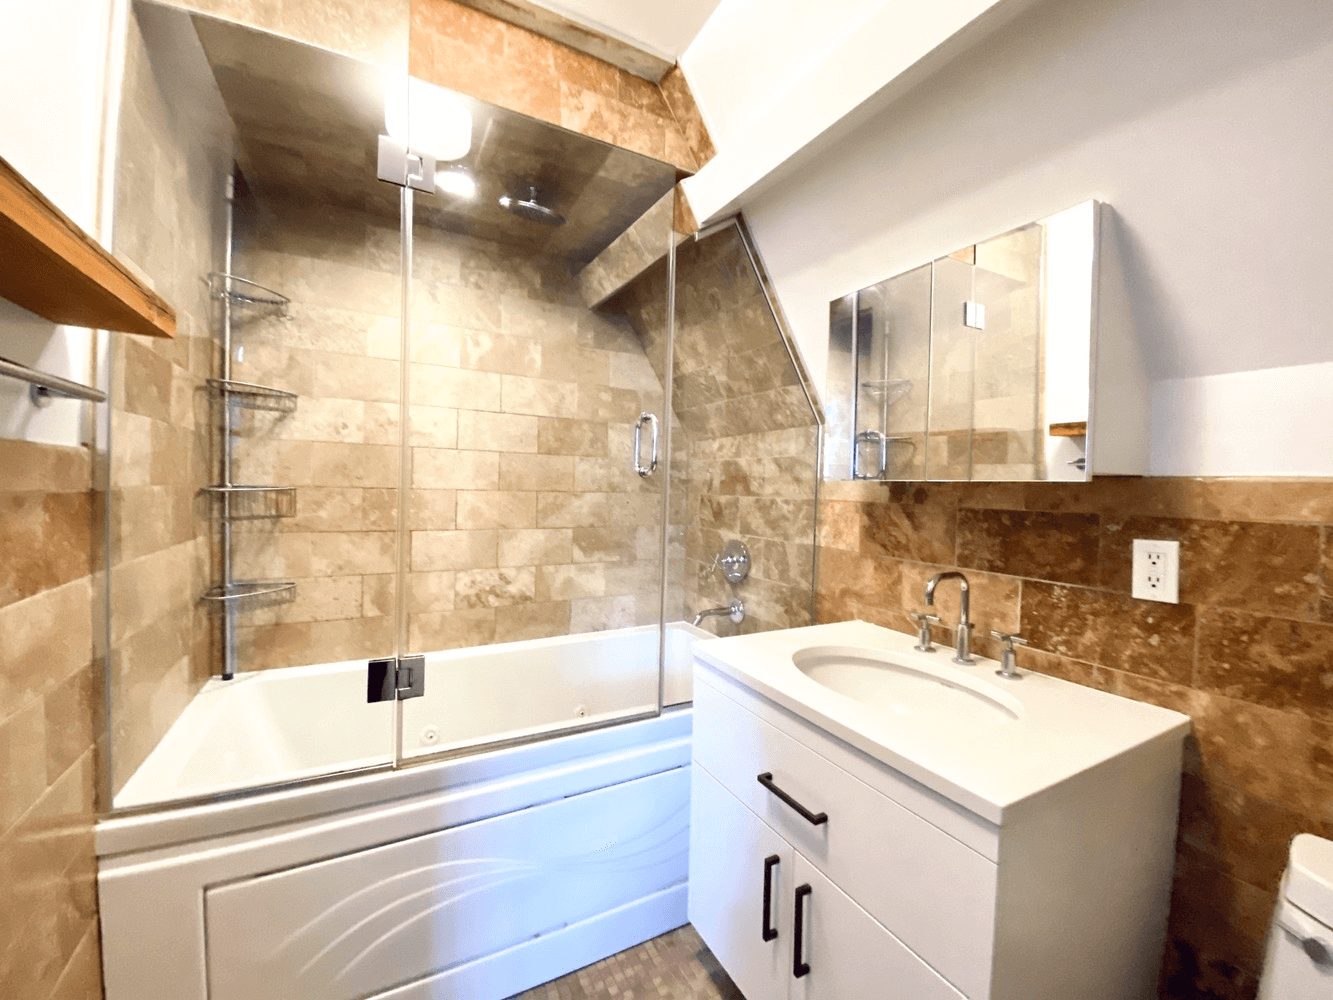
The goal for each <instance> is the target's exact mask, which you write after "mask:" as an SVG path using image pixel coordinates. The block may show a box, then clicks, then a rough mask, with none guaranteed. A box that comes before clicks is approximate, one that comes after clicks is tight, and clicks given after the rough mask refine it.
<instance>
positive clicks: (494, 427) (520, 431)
mask: <svg viewBox="0 0 1333 1000" xmlns="http://www.w3.org/2000/svg"><path fill="white" fill-rule="evenodd" d="M537 421H538V418H537V417H534V416H528V415H524V414H517V413H491V412H479V411H476V410H461V411H459V414H458V446H459V447H460V448H471V449H474V450H476V451H504V452H532V453H535V452H536V451H537V430H538V427H537ZM460 488H461V487H460ZM471 488H473V489H486V488H487V486H486V485H485V484H483V483H477V484H474V485H473V486H472V487H471ZM502 488H503V489H508V488H509V487H502Z"/></svg>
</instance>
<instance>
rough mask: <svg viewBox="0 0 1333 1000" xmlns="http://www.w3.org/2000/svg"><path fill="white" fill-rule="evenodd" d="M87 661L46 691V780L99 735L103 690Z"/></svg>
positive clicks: (66, 766) (59, 772) (62, 770)
mask: <svg viewBox="0 0 1333 1000" xmlns="http://www.w3.org/2000/svg"><path fill="white" fill-rule="evenodd" d="M97 681H98V675H97V674H96V673H95V672H94V670H93V667H92V665H91V664H89V665H88V666H87V667H84V668H83V669H82V670H80V671H78V672H77V673H75V674H73V675H71V676H70V677H68V678H66V679H65V680H63V681H61V682H60V683H59V684H57V685H56V686H55V687H54V688H52V689H51V690H49V691H48V692H47V693H46V698H45V706H44V711H45V716H46V724H45V729H46V781H47V782H48V783H54V782H55V781H56V780H57V779H59V777H60V776H61V775H62V774H64V773H65V772H66V771H67V770H69V768H70V767H71V766H72V765H73V764H74V762H75V761H76V760H78V759H79V757H80V756H81V755H82V754H83V753H84V752H85V751H86V750H87V749H88V748H89V747H90V746H92V745H93V741H94V740H95V739H96V738H97V737H98V736H99V735H100V732H99V729H98V724H99V723H100V722H101V719H102V691H101V687H100V685H99V684H98V683H97Z"/></svg>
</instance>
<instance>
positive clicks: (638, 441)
mask: <svg viewBox="0 0 1333 1000" xmlns="http://www.w3.org/2000/svg"><path fill="white" fill-rule="evenodd" d="M644 424H649V425H650V426H651V427H652V436H651V437H650V438H649V439H648V449H649V451H648V464H647V465H644V464H643V463H642V461H641V458H642V457H643V425H644ZM658 431H659V427H658V421H657V414H656V413H640V414H639V420H638V422H637V423H636V424H635V425H634V471H635V472H637V473H638V474H639V477H640V478H641V479H647V478H648V477H649V476H651V475H652V474H653V473H654V472H656V471H657V442H658Z"/></svg>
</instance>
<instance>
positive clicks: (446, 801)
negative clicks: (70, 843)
mask: <svg viewBox="0 0 1333 1000" xmlns="http://www.w3.org/2000/svg"><path fill="white" fill-rule="evenodd" d="M705 635H706V633H704V632H702V630H698V629H695V628H692V627H691V626H689V625H687V624H684V623H674V624H672V625H669V626H668V628H667V635H666V638H667V670H666V672H665V676H664V703H665V704H667V705H670V706H673V707H670V708H667V709H666V710H664V711H663V713H662V714H661V715H660V716H657V715H655V710H656V705H657V671H656V670H655V669H654V668H653V665H654V664H655V662H656V658H657V642H658V638H657V637H658V631H657V629H656V628H654V627H648V628H634V629H622V630H616V631H611V632H604V633H597V634H594V635H589V636H572V637H568V638H559V639H550V640H536V641H531V642H518V643H507V644H503V645H497V646H491V647H482V648H478V649H472V650H459V651H448V652H440V653H434V654H430V655H429V656H428V658H427V659H428V670H427V680H426V692H425V695H424V696H423V697H421V698H417V699H411V700H408V701H405V702H402V703H401V705H402V732H403V761H404V763H405V764H407V765H409V766H402V767H399V768H396V769H395V768H392V767H391V766H390V764H391V762H392V760H393V753H392V751H393V739H394V734H393V726H394V721H395V720H394V715H393V713H394V712H395V711H396V708H395V706H394V705H393V704H392V703H379V704H367V703H366V701H365V682H366V666H365V662H364V661H358V662H352V663H335V664H322V665H312V666H304V667H294V668H288V669H283V670H274V671H265V672H263V673H257V674H244V675H238V677H237V678H236V679H235V680H232V681H228V682H222V681H211V682H210V683H209V684H208V685H206V686H205V688H204V689H203V690H202V691H201V692H200V694H199V695H198V696H197V697H196V698H195V699H194V701H193V702H191V704H190V705H189V706H188V707H187V709H186V711H185V712H184V713H183V714H182V715H181V717H180V719H179V720H178V721H177V722H176V724H175V725H173V726H172V728H171V730H170V731H169V732H168V733H167V735H166V736H165V737H164V739H163V740H162V742H161V743H160V744H159V746H158V747H157V748H156V749H155V750H154V751H153V753H152V754H151V755H150V756H149V757H148V759H147V760H145V762H144V763H143V765H141V766H140V767H139V769H138V770H137V771H136V772H135V773H134V775H133V776H132V777H131V778H130V780H129V781H128V782H127V783H126V785H125V786H124V788H123V789H122V790H121V791H120V793H119V794H118V795H117V796H116V799H115V804H116V806H117V807H142V806H145V805H147V804H150V803H155V802H163V801H166V800H184V801H180V802H179V804H177V805H175V806H174V807H172V808H166V809H158V810H155V811H146V810H144V809H134V808H131V811H129V812H128V813H125V814H117V815H113V816H111V817H109V818H106V819H104V820H102V821H101V822H99V824H98V826H97V832H96V837H97V852H98V855H99V875H98V885H99V899H100V909H101V920H102V936H103V969H104V980H105V987H106V997H107V1000H142V998H144V997H158V996H161V997H168V996H169V997H172V998H173V1000H241V998H246V1000H263V998H265V997H273V998H275V1000H276V998H279V997H280V998H282V1000H289V998H290V1000H303V998H306V997H309V998H311V1000H314V998H316V997H317V998H319V1000H369V998H376V1000H503V998H505V997H509V996H512V995H513V994H515V993H518V992H521V991H522V990H525V989H529V988H531V987H532V986H535V985H538V984H540V983H542V982H545V981H547V980H549V979H552V978H554V977H556V976H559V975H562V974H564V973H566V972H570V971H573V970H574V969H577V968H580V967H582V966H583V965H586V964H589V963H591V962H594V961H597V960H599V959H601V958H604V957H606V956H607V955H611V954H614V953H615V952H617V951H621V950H623V949H624V948H628V947H632V946H633V945H635V944H638V943H640V942H642V941H644V940H647V939H648V938H651V937H654V936H656V935H657V934H661V933H665V932H666V931H668V930H671V929H674V928H675V927H678V926H680V925H681V924H683V923H684V922H685V920H686V910H685V900H686V896H685V893H686V873H687V871H688V858H687V851H688V837H689V759H690V728H691V716H692V712H691V709H690V707H689V705H688V702H689V698H690V690H689V683H690V680H689V679H690V667H691V659H692V657H691V648H692V644H693V642H694V640H695V639H696V638H698V637H700V636H705ZM542 736H546V738H544V739H543V738H540V737H542ZM534 737H538V739H535V740H534V739H533V738H534ZM349 771H350V772H352V773H347V772H349ZM312 777H318V778H322V779H323V780H318V781H305V780H303V779H308V778H312ZM257 785H263V786H268V787H266V789H265V790H263V791H259V792H252V793H250V794H244V795H243V794H239V792H240V790H241V789H246V788H254V787H255V786H257ZM207 797H212V798H211V799H210V798H207Z"/></svg>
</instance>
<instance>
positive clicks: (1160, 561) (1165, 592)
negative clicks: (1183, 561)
mask: <svg viewBox="0 0 1333 1000" xmlns="http://www.w3.org/2000/svg"><path fill="white" fill-rule="evenodd" d="M1133 593H1134V596H1135V597H1137V598H1139V599H1140V600H1144V601H1161V602H1162V603H1163V604H1179V603H1180V543H1179V542H1165V541H1158V540H1156V539H1152V538H1136V539H1134V591H1133Z"/></svg>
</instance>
